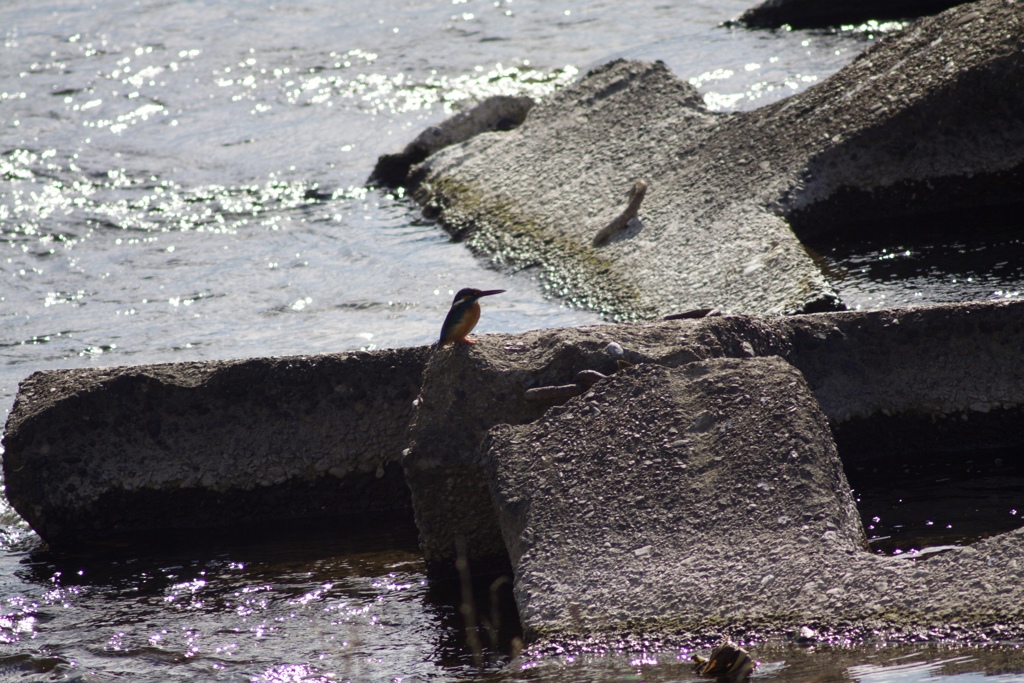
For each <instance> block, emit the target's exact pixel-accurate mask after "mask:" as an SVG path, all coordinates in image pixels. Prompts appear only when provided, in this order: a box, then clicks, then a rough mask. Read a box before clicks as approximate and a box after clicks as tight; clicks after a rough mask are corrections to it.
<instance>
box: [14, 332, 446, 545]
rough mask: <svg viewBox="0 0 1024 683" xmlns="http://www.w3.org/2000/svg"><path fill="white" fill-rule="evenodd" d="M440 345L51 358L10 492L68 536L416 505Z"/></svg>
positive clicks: (20, 441)
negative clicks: (136, 360)
mask: <svg viewBox="0 0 1024 683" xmlns="http://www.w3.org/2000/svg"><path fill="white" fill-rule="evenodd" d="M426 353H427V349H426V348H412V349H399V350H394V351H380V352H372V353H352V354H331V355H320V356H301V357H292V358H260V359H252V360H238V361H209V362H191V363H171V364H163V365H143V366H135V367H124V368H100V369H78V370H50V371H44V372H37V373H35V374H33V375H32V376H30V377H29V378H28V379H26V380H25V381H24V382H22V384H21V387H20V389H19V392H18V397H17V400H16V402H15V405H14V409H13V410H12V411H11V415H10V417H9V418H8V421H7V427H6V432H5V434H4V448H5V453H4V458H3V466H4V481H5V485H6V494H7V497H8V499H9V500H10V502H11V505H12V506H13V507H14V509H15V510H17V511H18V513H19V514H20V515H21V516H22V517H24V518H25V520H26V521H27V522H28V523H29V524H30V525H31V526H32V528H33V529H35V530H36V531H37V532H38V533H39V535H40V536H42V537H43V538H44V539H45V540H47V541H49V542H50V543H51V544H53V545H56V546H72V545H78V544H83V543H91V542H96V541H104V540H111V539H115V538H117V537H119V536H126V535H143V534H152V533H153V532H157V531H168V530H172V529H198V528H217V527H223V526H226V525H232V524H242V523H265V522H270V521H295V520H331V521H334V522H339V521H345V520H346V519H354V518H355V517H361V518H362V519H363V520H365V519H366V516H367V515H377V516H380V515H393V514H400V515H402V516H403V517H405V518H408V517H409V514H410V509H409V508H410V501H409V493H408V487H407V486H406V484H405V480H404V476H403V473H402V468H401V465H400V463H399V460H400V458H401V452H402V449H403V448H404V447H405V442H406V441H405V439H406V430H407V427H408V424H409V420H410V418H411V412H412V402H413V399H414V398H415V396H416V393H417V391H418V390H419V386H420V380H421V376H422V370H423V363H424V361H425V359H426Z"/></svg>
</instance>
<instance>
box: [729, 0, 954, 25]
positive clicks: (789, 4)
mask: <svg viewBox="0 0 1024 683" xmlns="http://www.w3.org/2000/svg"><path fill="white" fill-rule="evenodd" d="M960 4H963V3H961V2H960V1H959V0H875V1H872V2H863V1H861V0H853V2H820V1H819V0H767V2H764V3H762V4H760V5H758V6H757V7H753V8H751V9H749V10H747V11H746V12H744V13H743V14H742V15H740V17H739V18H738V19H736V20H735V21H730V22H727V23H726V25H727V26H733V25H738V26H745V27H747V28H781V27H783V26H789V27H791V28H795V29H805V28H828V27H833V26H841V25H843V24H860V23H864V22H867V21H870V20H872V19H874V20H876V21H884V20H895V19H913V18H916V17H921V16H927V15H930V14H938V13H939V12H941V11H943V10H946V9H949V8H950V7H955V6H956V5H960Z"/></svg>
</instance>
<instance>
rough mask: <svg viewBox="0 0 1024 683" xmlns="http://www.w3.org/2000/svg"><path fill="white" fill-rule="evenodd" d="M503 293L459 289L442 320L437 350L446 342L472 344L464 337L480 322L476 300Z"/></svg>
mask: <svg viewBox="0 0 1024 683" xmlns="http://www.w3.org/2000/svg"><path fill="white" fill-rule="evenodd" d="M504 291H505V290H504V289H488V290H486V291H481V290H479V289H472V288H471V287H466V288H465V289H460V290H459V293H458V294H456V295H455V301H453V302H452V307H451V310H449V311H448V316H447V317H446V318H445V319H444V325H442V326H441V339H440V340H439V341H438V342H437V346H438V348H440V347H442V346H444V345H445V344H447V343H448V342H456V341H458V342H463V343H466V344H472V343H473V340H472V339H469V338H468V337H467V336H466V335H468V334H469V333H470V332H472V331H473V328H474V327H476V322H477V321H478V320H480V304H478V303H477V299H479V298H480V297H482V296H491V295H492V294H501V293H502V292H504Z"/></svg>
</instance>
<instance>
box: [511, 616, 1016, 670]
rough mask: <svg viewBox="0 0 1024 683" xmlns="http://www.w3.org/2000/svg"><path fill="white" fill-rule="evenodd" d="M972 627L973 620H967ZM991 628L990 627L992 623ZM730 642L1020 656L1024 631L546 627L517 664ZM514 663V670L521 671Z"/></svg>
mask: <svg viewBox="0 0 1024 683" xmlns="http://www.w3.org/2000/svg"><path fill="white" fill-rule="evenodd" d="M965 621H966V620H965ZM986 622H987V623H986ZM723 640H730V641H733V642H735V643H738V644H739V645H740V646H742V647H745V648H748V649H751V650H752V651H753V650H757V651H761V650H782V651H786V650H789V649H790V648H794V647H796V648H799V649H800V650H807V649H809V648H810V649H813V648H816V647H817V648H822V647H836V648H842V649H847V648H861V647H879V648H891V647H896V646H899V645H904V644H913V645H915V646H918V647H921V646H929V645H932V646H937V647H943V648H948V647H957V648H965V649H972V648H979V649H981V648H985V649H988V648H999V647H1006V648H1008V649H1010V650H1013V651H1017V650H1019V645H1018V644H1019V642H1020V641H1021V640H1024V626H1021V625H1007V624H1006V623H1004V622H1003V621H1002V620H999V619H986V618H982V619H980V620H978V621H972V622H970V623H964V622H955V621H954V622H950V623H949V624H946V625H936V624H935V623H915V622H914V620H912V619H908V618H907V616H906V615H903V614H899V613H895V612H894V613H891V614H889V615H884V616H881V617H879V618H876V619H871V620H864V621H858V622H857V623H856V624H851V623H850V622H849V620H842V619H839V620H836V621H829V622H825V621H819V620H815V619H807V618H803V617H802V616H801V615H800V614H799V613H789V614H782V615H779V617H778V618H776V619H760V620H752V621H748V622H744V623H743V624H741V625H738V624H735V623H728V622H727V621H725V620H722V619H714V620H708V621H706V622H701V623H699V624H694V623H686V624H682V623H679V622H678V621H675V620H672V619H664V620H660V621H650V622H636V623H633V624H630V625H629V626H627V627H624V628H621V629H613V630H607V631H593V632H587V631H584V632H580V633H576V634H571V635H570V634H567V633H566V632H564V631H560V630H557V629H540V630H535V631H533V632H532V633H531V634H530V637H529V639H528V641H527V643H526V647H525V648H524V649H523V651H522V652H521V653H520V654H519V656H518V658H517V662H520V663H521V662H532V663H536V662H539V661H542V660H547V659H552V658H564V657H571V658H578V657H583V656H587V655H590V656H595V655H596V656H604V655H608V654H643V653H647V654H652V653H658V652H661V653H664V652H666V651H672V650H678V651H693V650H697V651H699V650H710V649H711V648H712V647H714V646H715V645H717V644H718V643H720V642H722V641H723ZM515 665H516V662H513V663H512V664H511V666H515Z"/></svg>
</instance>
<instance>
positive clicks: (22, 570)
mask: <svg viewBox="0 0 1024 683" xmlns="http://www.w3.org/2000/svg"><path fill="white" fill-rule="evenodd" d="M746 7H747V2H746V1H745V0H727V1H720V2H708V1H703V0H688V1H685V2H649V1H648V2H633V3H611V2H602V1H598V0H591V1H584V2H568V1H567V0H558V1H553V2H540V1H539V0H534V1H527V0H488V1H486V2H485V1H483V0H443V1H442V0H436V1H431V0H378V1H377V2H351V1H346V0H342V1H337V0H335V1H333V2H328V1H327V0H305V1H304V2H301V3H299V2H289V1H287V0H286V1H283V2H267V1H253V2H248V3H215V2H202V1H187V0H180V1H178V2H173V1H169V0H137V1H128V0H109V1H105V2H97V3H81V2H70V1H67V0H52V1H49V2H45V3H39V2H35V1H30V0H10V1H9V2H5V3H3V5H2V6H0V32H2V37H3V46H2V49H0V419H4V420H6V416H7V414H8V413H9V411H10V407H11V405H12V403H13V400H14V396H15V393H16V391H17V384H18V382H19V381H20V380H21V379H23V378H24V377H26V376H27V375H29V374H30V373H32V372H33V371H36V370H41V369H48V368H63V367H85V366H98V365H120V364H135V363H149V362H165V361H181V360H197V359H210V358H236V357H247V356H265V355H287V354H309V353H318V352H333V351H346V350H355V349H373V348H387V347H397V346H408V345H419V344H425V343H429V342H431V341H433V340H434V338H435V337H436V334H437V332H438V326H439V321H440V320H442V319H443V316H444V313H445V311H446V310H447V308H448V305H449V304H450V301H451V297H452V294H453V293H454V291H455V290H457V289H459V288H461V287H464V286H475V287H479V288H500V289H507V290H509V291H508V293H506V294H504V295H501V296H500V297H493V298H492V299H489V300H488V301H487V302H486V304H487V305H486V306H485V311H486V312H485V316H484V318H483V320H482V321H481V323H480V327H479V331H480V332H482V333H486V332H499V331H500V332H515V331H522V330H526V329H532V328H539V327H555V326H566V325H578V324H585V323H593V322H597V321H599V318H598V316H597V315H596V314H594V313H592V312H588V311H585V310H580V309H577V308H573V307H572V305H571V301H569V302H566V301H565V300H562V299H558V298H553V297H552V295H553V294H558V293H557V292H549V291H547V290H546V289H545V284H544V283H543V282H542V281H540V280H539V279H538V278H537V276H536V274H535V273H532V272H530V271H521V272H509V271H503V270H498V269H495V268H493V267H491V266H490V265H489V264H488V263H487V262H486V261H485V260H483V259H481V258H479V257H477V256H474V255H472V254H469V253H467V251H466V250H465V248H464V247H462V246H461V245H458V244H453V243H451V242H450V241H449V240H448V238H447V237H446V235H445V233H444V232H443V231H442V230H441V229H439V228H438V227H437V226H436V225H433V224H431V223H429V222H427V221H424V220H422V219H421V217H420V215H419V212H418V210H417V209H416V207H415V206H413V205H411V203H410V202H409V201H408V200H407V199H405V198H404V197H403V196H401V194H400V193H398V194H389V193H384V192H379V191H368V190H366V189H365V188H364V187H363V183H364V181H365V179H366V177H367V175H368V174H369V172H370V170H371V169H372V167H373V163H374V161H375V159H376V157H377V155H378V154H380V153H383V152H390V151H396V150H398V149H400V148H401V147H402V146H404V144H405V143H406V142H408V141H409V140H410V139H411V138H412V137H414V136H415V134H416V133H417V132H418V131H419V130H421V129H422V128H424V127H425V126H427V125H429V124H431V123H434V122H437V121H439V120H441V119H443V118H444V117H445V116H447V115H449V114H451V113H452V112H453V111H456V110H458V109H459V108H460V107H463V106H465V105H466V104H467V103H472V102H474V101H477V100H479V99H481V98H483V97H486V96H488V95H491V94H496V93H528V94H532V95H535V96H538V97H542V96H544V95H546V94H548V93H550V92H552V91H553V90H554V89H555V88H557V87H559V86H560V85H563V84H565V83H567V82H569V81H571V80H572V79H573V78H574V77H576V75H577V74H578V73H579V72H580V71H583V70H586V69H587V68H589V67H591V66H594V65H596V64H599V63H602V62H604V61H606V60H608V59H611V58H614V57H620V56H623V57H637V58H644V59H662V60H664V61H665V62H667V63H668V65H669V66H670V67H671V68H672V69H673V70H674V71H675V72H676V73H677V74H678V75H679V76H681V77H682V78H686V79H689V80H691V82H693V83H694V84H695V85H697V86H698V87H699V88H700V89H701V91H702V92H703V93H704V97H705V100H706V102H707V103H708V105H709V106H710V107H711V108H712V109H716V110H729V109H750V108H753V107H756V106H760V105H761V104H764V103H766V102H769V101H772V100H774V99H778V98H781V97H785V96H786V95H789V94H791V93H793V92H797V91H799V90H801V89H803V88H806V87H808V86H809V85H811V84H813V83H815V82H818V81H820V80H821V79H823V78H825V77H827V76H828V75H829V74H830V73H832V72H834V71H835V70H836V69H838V68H840V67H842V66H843V65H844V64H846V63H847V62H848V61H849V60H850V59H851V58H852V57H853V56H854V55H856V54H857V53H858V52H860V51H861V50H863V49H864V48H865V47H866V46H867V45H869V44H870V43H871V42H872V41H873V40H875V39H876V38H877V36H878V35H879V34H880V33H881V32H884V31H886V30H892V28H893V27H892V26H891V25H890V26H881V27H879V26H861V27H850V28H848V29H846V30H843V31H839V32H798V31H777V32H748V31H742V30H738V29H728V28H723V27H721V26H720V23H721V22H722V21H724V20H727V19H730V18H732V17H734V16H736V15H738V14H739V13H740V12H741V11H742V10H744V9H745V8H746ZM880 249H881V250H882V251H881V253H882V255H881V256H878V257H877V258H876V257H873V256H872V255H871V254H870V253H868V255H867V256H866V257H865V256H863V255H861V256H859V257H858V258H861V259H862V260H863V259H865V258H866V259H867V260H868V261H871V262H881V261H885V260H886V258H888V256H886V254H888V253H889V252H887V251H885V247H881V248H880ZM900 253H902V252H900ZM907 253H908V255H909V251H908V252H907ZM825 258H826V259H829V258H832V259H833V261H834V263H833V265H834V266H835V267H836V268H837V269H838V270H842V271H843V275H842V276H841V277H848V276H849V273H850V272H851V271H855V270H856V268H854V267H847V265H844V262H843V261H842V257H838V258H837V257H834V256H830V255H829V254H826V255H825ZM1017 277H1018V279H1019V273H1018V275H1017ZM1010 279H1011V280H1012V279H1013V278H1010ZM885 286H889V285H885ZM855 289H856V288H855V287H851V291H854V290H855ZM903 289H906V288H905V287H903ZM868 290H869V291H867V292H866V293H865V294H864V295H863V296H862V297H861V299H859V300H854V301H852V302H851V301H848V303H852V304H853V305H855V306H859V305H862V304H863V305H865V306H873V305H879V302H882V303H884V301H882V300H884V299H885V296H884V291H883V293H882V296H881V299H879V291H878V290H877V289H870V288H868ZM919 290H920V288H918V289H917V290H915V291H919ZM925 291H926V292H927V289H926V288H925ZM975 295H979V294H975V293H972V295H971V296H975ZM1016 295H1019V290H1018V289H1014V283H1013V282H1011V283H1010V284H1009V285H1008V286H1003V285H999V291H998V293H996V291H995V288H994V287H990V286H989V284H988V283H985V284H984V285H983V286H982V287H981V288H980V296H982V298H989V297H992V296H1016ZM943 296H946V295H945V294H943V295H941V296H939V297H938V298H942V297H943ZM950 296H953V297H956V296H963V295H962V294H953V295H950ZM912 300H913V299H912ZM925 300H928V295H927V293H926V295H925ZM452 605H453V601H452V600H451V599H449V596H446V595H445V594H444V591H441V592H440V594H439V593H438V590H437V588H436V587H431V586H429V585H428V584H427V581H426V578H425V575H424V573H423V566H422V558H421V556H420V555H419V552H418V550H417V546H416V538H415V530H413V529H409V528H390V529H384V530H381V529H377V530H374V531H372V533H364V534H356V535H352V534H339V533H338V532H337V531H335V532H333V533H332V532H316V533H314V532H310V533H303V534H300V535H296V534H295V533H294V532H292V533H286V532H285V531H281V532H279V533H275V534H263V535H261V536H259V537H253V538H249V537H245V536H237V537H234V536H233V537H231V538H204V539H196V540H195V542H194V543H193V544H191V545H181V544H174V545H168V546H166V547H163V546H157V548H156V549H154V548H150V549H146V551H145V552H141V551H139V552H133V551H132V549H126V550H125V551H124V553H122V554H116V553H115V554H113V555H110V554H105V555H103V556H98V557H89V556H64V555H54V554H52V553H50V552H48V551H47V550H46V548H45V547H44V546H43V545H42V544H41V543H40V542H39V540H38V538H37V537H36V536H35V535H34V534H33V533H32V532H31V531H30V530H29V529H28V528H27V527H26V526H25V525H24V523H23V522H22V521H21V520H20V519H19V518H18V517H17V515H16V514H15V513H14V512H13V511H12V510H10V509H9V508H8V507H6V503H5V502H3V501H2V499H0V679H10V680H81V681H93V680H96V681H101V680H112V679H114V678H121V677H127V678H130V679H132V680H163V681H176V680H193V679H198V680H230V681H249V680H251V681H340V680H353V681H364V680H365V681H370V680H374V681H377V680H379V681H392V680H395V681H398V680H435V681H448V680H477V679H481V680H483V679H486V680H490V679H491V678H496V679H498V680H517V679H518V678H519V676H521V675H522V676H528V677H529V679H530V680H552V681H556V680H557V681H570V680H579V681H583V680H640V679H641V678H643V679H644V680H648V679H649V680H685V679H688V678H689V674H688V673H687V670H686V669H685V667H683V665H682V664H680V658H683V659H685V656H688V655H687V653H683V652H662V653H653V654H652V653H648V655H645V658H643V659H639V660H638V659H636V658H634V657H631V656H628V655H608V656H605V657H602V658H596V659H591V660H588V662H589V663H578V662H577V663H568V662H564V661H563V662H560V663H558V664H557V665H549V666H540V667H536V668H533V669H529V667H527V668H528V671H527V672H526V673H524V669H523V667H522V666H517V667H513V668H512V669H506V670H504V671H502V672H499V670H500V669H501V667H502V666H503V665H504V663H505V661H506V657H505V656H504V653H505V652H507V643H505V644H504V645H500V644H499V645H496V646H494V647H489V648H488V649H487V651H486V652H485V653H484V654H485V655H486V656H485V657H484V658H483V661H482V663H481V660H480V659H479V658H476V657H475V656H474V653H473V652H471V651H470V650H471V648H468V647H467V646H466V644H465V641H464V640H463V638H462V636H461V633H462V630H461V627H460V624H459V621H458V616H457V614H456V612H457V610H456V608H455V607H453V606H452ZM766 654H767V655H768V656H769V659H772V661H768V662H766V664H765V666H764V667H763V668H762V671H764V672H765V674H764V675H765V676H767V677H772V678H779V679H780V680H781V679H787V677H788V679H789V680H801V676H803V674H802V673H798V672H802V671H806V669H805V668H802V665H799V664H795V663H792V662H793V661H795V660H792V657H790V659H791V660H792V661H791V662H790V663H789V664H787V660H786V656H785V655H783V654H771V653H766ZM899 656H909V657H910V658H911V659H909V660H906V659H904V660H899V661H895V663H894V660H893V657H896V655H895V654H893V653H892V652H888V654H883V655H878V656H875V655H871V656H867V655H864V656H863V657H861V659H860V661H855V662H850V663H849V665H848V666H849V668H846V667H847V664H846V663H842V664H837V663H836V662H838V661H839V660H838V659H836V658H833V659H832V660H829V661H830V662H832V663H831V664H830V665H829V666H831V667H832V669H829V670H830V671H831V670H833V669H835V670H836V671H837V672H839V673H838V674H837V675H841V676H845V677H849V678H858V679H860V680H886V672H898V673H899V676H900V680H915V681H917V680H931V677H932V676H934V675H940V674H949V675H950V677H951V678H952V679H955V680H978V679H979V678H980V674H979V673H978V672H981V671H988V672H989V673H998V671H995V670H993V668H992V667H993V666H994V665H992V664H991V662H989V660H984V659H978V658H977V657H976V655H975V654H972V653H970V652H969V653H967V654H962V653H961V654H956V653H949V652H937V653H936V652H924V651H916V650H915V651H913V652H911V653H910V654H909V655H906V654H905V653H902V654H900V655H899ZM659 658H660V659H659ZM659 661H660V663H659ZM836 667H838V668H836ZM517 672H518V673H517ZM787 672H791V673H787ZM844 672H845V673H844ZM986 680H993V679H992V678H987V679H986ZM1006 680H1010V679H1009V678H1007V679H1006ZM1015 680H1016V679H1015Z"/></svg>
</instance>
